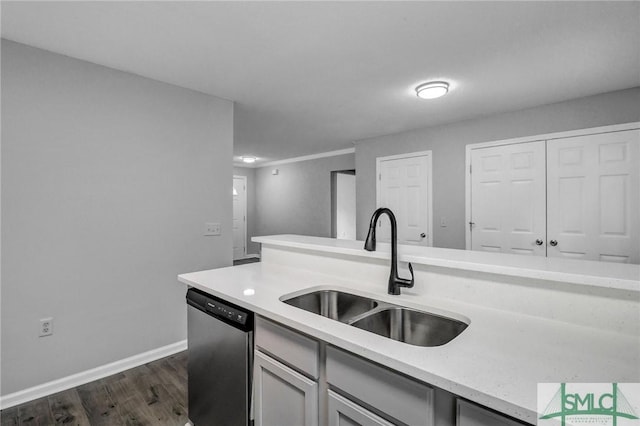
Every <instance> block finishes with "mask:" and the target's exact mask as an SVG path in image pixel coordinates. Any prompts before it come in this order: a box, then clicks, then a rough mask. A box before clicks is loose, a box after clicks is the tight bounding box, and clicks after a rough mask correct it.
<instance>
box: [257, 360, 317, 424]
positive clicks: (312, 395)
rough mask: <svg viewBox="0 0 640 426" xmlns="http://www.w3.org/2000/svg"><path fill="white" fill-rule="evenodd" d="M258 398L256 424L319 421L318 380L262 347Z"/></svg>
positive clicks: (258, 364)
mask: <svg viewBox="0 0 640 426" xmlns="http://www.w3.org/2000/svg"><path fill="white" fill-rule="evenodd" d="M254 398H255V400H254V402H255V423H256V426H283V425H296V426H298V425H299V426H317V425H318V384H317V383H316V382H314V381H312V380H310V379H308V378H306V377H304V376H303V375H301V374H299V373H297V372H295V371H293V370H292V369H290V368H289V367H287V366H285V365H284V364H281V363H279V362H278V361H276V360H274V359H273V358H271V357H269V356H267V355H265V354H263V353H261V352H260V351H256V352H255V360H254Z"/></svg>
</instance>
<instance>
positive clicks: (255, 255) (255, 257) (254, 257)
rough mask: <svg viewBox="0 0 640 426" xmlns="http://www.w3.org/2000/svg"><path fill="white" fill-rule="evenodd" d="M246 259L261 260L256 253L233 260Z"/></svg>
mask: <svg viewBox="0 0 640 426" xmlns="http://www.w3.org/2000/svg"><path fill="white" fill-rule="evenodd" d="M244 259H260V255H259V254H254V253H249V254H245V255H244V256H242V257H239V258H238V259H233V260H244Z"/></svg>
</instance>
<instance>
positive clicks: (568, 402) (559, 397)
mask: <svg viewBox="0 0 640 426" xmlns="http://www.w3.org/2000/svg"><path fill="white" fill-rule="evenodd" d="M576 416H580V417H581V420H582V421H581V423H582V422H585V421H587V423H588V419H589V418H591V419H593V418H597V419H600V421H603V420H604V418H603V417H605V418H606V417H609V418H610V419H611V420H612V422H613V423H612V424H613V426H617V424H618V419H619V418H625V419H631V420H637V419H638V416H637V414H636V413H635V411H634V410H633V407H632V406H631V404H630V403H629V401H628V400H627V398H626V397H625V396H624V394H623V393H622V392H621V391H620V389H619V388H618V384H617V383H612V384H611V392H609V391H606V392H567V385H566V383H561V384H560V388H559V389H558V391H557V392H556V393H555V395H554V396H553V398H552V399H551V401H550V402H549V404H547V407H546V408H545V410H544V412H543V413H542V415H541V416H540V417H539V419H540V420H546V419H552V418H558V419H559V420H560V421H561V425H562V426H566V425H567V419H568V418H569V419H571V418H572V417H573V418H575V417H576ZM593 421H596V419H593ZM634 423H635V422H634Z"/></svg>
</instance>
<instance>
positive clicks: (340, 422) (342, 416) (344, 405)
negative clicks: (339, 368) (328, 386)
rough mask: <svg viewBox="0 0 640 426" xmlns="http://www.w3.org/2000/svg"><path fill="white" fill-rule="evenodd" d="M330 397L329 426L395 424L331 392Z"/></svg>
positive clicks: (380, 425) (391, 425)
mask: <svg viewBox="0 0 640 426" xmlns="http://www.w3.org/2000/svg"><path fill="white" fill-rule="evenodd" d="M328 395H329V421H328V423H329V426H393V423H390V422H388V421H386V420H385V419H383V418H382V417H380V416H378V415H376V414H374V413H372V412H371V411H369V410H367V409H366V408H364V407H362V406H360V405H358V404H356V403H355V402H352V401H350V400H348V399H347V398H345V397H343V396H340V395H338V394H337V393H335V392H333V391H331V390H330V391H329V392H328Z"/></svg>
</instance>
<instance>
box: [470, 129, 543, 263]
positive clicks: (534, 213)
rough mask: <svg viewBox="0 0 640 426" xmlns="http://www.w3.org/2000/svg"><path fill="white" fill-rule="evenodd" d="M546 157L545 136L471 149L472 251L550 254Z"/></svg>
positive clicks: (535, 254)
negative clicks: (548, 251)
mask: <svg viewBox="0 0 640 426" xmlns="http://www.w3.org/2000/svg"><path fill="white" fill-rule="evenodd" d="M545 161H546V160H545V142H544V141H536V142H527V143H519V144H511V145H500V146H494V147H488V148H479V149H473V150H471V222H472V223H473V225H472V227H471V249H472V250H481V251H490V252H500V253H513V254H525V255H533V256H546V248H545V245H544V240H545V233H546V223H545V222H546V200H545V196H546V194H545V190H546V189H545V185H546V182H545ZM536 240H539V241H538V243H536Z"/></svg>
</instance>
